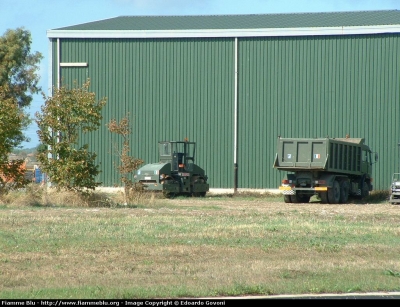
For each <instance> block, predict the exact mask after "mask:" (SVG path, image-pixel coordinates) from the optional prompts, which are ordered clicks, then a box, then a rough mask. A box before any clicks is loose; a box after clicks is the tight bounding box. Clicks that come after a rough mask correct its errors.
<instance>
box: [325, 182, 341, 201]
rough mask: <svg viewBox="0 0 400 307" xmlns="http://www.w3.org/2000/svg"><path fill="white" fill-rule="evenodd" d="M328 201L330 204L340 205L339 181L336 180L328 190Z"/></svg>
mask: <svg viewBox="0 0 400 307" xmlns="http://www.w3.org/2000/svg"><path fill="white" fill-rule="evenodd" d="M328 201H329V203H330V204H338V203H339V201H340V185H339V182H338V181H337V180H335V181H334V182H333V186H332V187H331V188H329V189H328Z"/></svg>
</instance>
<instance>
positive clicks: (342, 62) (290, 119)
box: [238, 35, 400, 189]
mask: <svg viewBox="0 0 400 307" xmlns="http://www.w3.org/2000/svg"><path fill="white" fill-rule="evenodd" d="M239 55H240V58H239V64H240V67H239V80H240V82H239V84H240V88H239V116H240V117H239V123H240V127H239V141H238V143H239V154H238V157H239V160H240V163H239V166H240V171H239V186H240V187H243V188H270V187H277V186H278V185H279V183H280V181H281V179H282V177H283V176H284V172H280V171H277V170H274V169H273V168H272V164H273V161H274V157H275V153H276V139H277V136H278V135H281V136H282V137H290V138H293V137H325V136H330V137H345V136H346V134H349V135H350V136H351V137H354V138H365V143H366V144H367V145H369V146H371V147H372V149H373V150H374V151H377V152H378V154H379V162H378V163H377V164H375V165H374V167H373V176H374V186H375V188H376V189H387V188H388V187H389V185H390V180H391V173H392V172H394V171H396V170H398V169H399V163H400V161H399V154H400V153H399V150H400V148H399V146H398V145H397V144H398V142H399V139H400V95H399V89H400V59H399V55H400V37H399V35H365V36H315V37H286V38H260V39H255V38H247V39H241V40H240V44H239Z"/></svg>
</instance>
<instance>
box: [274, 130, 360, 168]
mask: <svg viewBox="0 0 400 307" xmlns="http://www.w3.org/2000/svg"><path fill="white" fill-rule="evenodd" d="M366 147H367V146H366V145H364V139H361V138H278V144H277V154H276V157H275V161H274V168H276V169H279V170H284V171H293V172H296V171H301V170H307V171H309V170H315V171H326V172H337V173H342V174H343V173H345V174H354V175H358V174H360V173H361V164H362V149H363V148H364V149H365V148H366Z"/></svg>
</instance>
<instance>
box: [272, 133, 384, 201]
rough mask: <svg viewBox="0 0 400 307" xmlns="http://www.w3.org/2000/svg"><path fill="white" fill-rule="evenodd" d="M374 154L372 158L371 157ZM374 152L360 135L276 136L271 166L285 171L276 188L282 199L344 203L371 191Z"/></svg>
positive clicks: (376, 158) (375, 157) (364, 195)
mask: <svg viewBox="0 0 400 307" xmlns="http://www.w3.org/2000/svg"><path fill="white" fill-rule="evenodd" d="M373 157H374V161H373V160H372V159H373ZM377 160H378V155H377V154H376V153H375V155H374V156H373V152H372V151H371V149H370V148H369V147H368V146H367V145H365V144H364V139H362V138H281V137H279V138H278V143H277V153H276V156H275V161H274V165H273V167H274V168H276V169H278V170H282V171H286V172H288V173H287V175H286V177H285V178H284V179H283V180H282V185H281V186H280V187H279V189H280V190H281V191H282V194H283V197H284V201H285V202H286V203H307V202H309V201H310V198H311V197H312V196H313V195H318V196H319V198H320V199H321V203H330V204H337V203H347V201H348V199H349V197H355V198H360V199H362V198H364V197H367V196H368V195H369V192H370V191H372V189H373V186H372V164H373V163H375V162H376V161H377Z"/></svg>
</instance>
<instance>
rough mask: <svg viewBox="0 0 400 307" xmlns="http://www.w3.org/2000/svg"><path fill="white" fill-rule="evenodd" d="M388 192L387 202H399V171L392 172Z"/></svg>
mask: <svg viewBox="0 0 400 307" xmlns="http://www.w3.org/2000/svg"><path fill="white" fill-rule="evenodd" d="M389 194H390V196H389V203H391V204H400V173H394V174H393V175H392V183H391V185H390V192H389Z"/></svg>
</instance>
